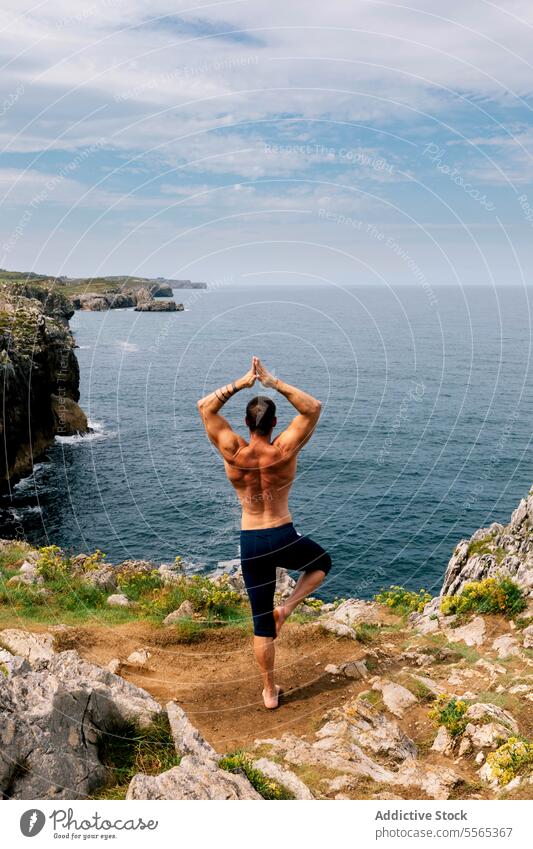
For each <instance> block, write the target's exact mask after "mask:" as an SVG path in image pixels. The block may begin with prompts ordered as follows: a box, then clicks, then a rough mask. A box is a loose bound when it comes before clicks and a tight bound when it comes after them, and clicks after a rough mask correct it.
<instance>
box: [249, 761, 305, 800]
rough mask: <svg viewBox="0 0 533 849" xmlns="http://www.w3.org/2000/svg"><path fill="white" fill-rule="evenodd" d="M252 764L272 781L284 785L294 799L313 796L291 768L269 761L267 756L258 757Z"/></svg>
mask: <svg viewBox="0 0 533 849" xmlns="http://www.w3.org/2000/svg"><path fill="white" fill-rule="evenodd" d="M253 766H254V767H255V768H256V769H258V770H260V772H262V773H263V775H266V777H267V778H271V779H272V780H273V781H277V782H278V784H282V785H283V786H284V787H286V788H287V790H289V792H290V793H292V795H293V796H294V798H295V799H314V798H315V797H314V796H313V794H312V793H311V791H310V790H309V787H308V786H307V784H304V783H303V781H302V780H301V779H300V778H298V776H297V775H295V773H294V772H292V770H290V769H287V768H286V767H284V766H281V765H280V764H278V763H276V762H275V761H270V760H269V759H268V758H259V760H257V761H254V762H253Z"/></svg>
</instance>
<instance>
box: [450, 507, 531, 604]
mask: <svg viewBox="0 0 533 849" xmlns="http://www.w3.org/2000/svg"><path fill="white" fill-rule="evenodd" d="M532 531H533V491H532V492H530V494H529V495H528V497H527V498H523V499H522V500H521V501H520V504H519V505H518V507H517V508H516V510H515V511H514V513H513V514H512V516H511V521H510V522H509V524H507V525H500V524H498V523H497V522H494V523H493V524H492V525H490V527H488V528H480V530H478V531H476V532H475V534H473V536H472V537H470V539H469V540H461V541H460V542H459V543H458V544H457V546H456V548H455V550H454V552H453V554H452V556H451V558H450V561H449V563H448V568H447V569H446V573H445V575H444V581H443V584H442V589H441V595H456V594H457V593H459V592H461V590H462V588H463V587H464V585H465V584H466V583H468V581H480V580H483V579H484V578H492V577H502V576H508V577H510V578H513V580H514V581H516V583H517V584H518V585H519V586H520V587H521V588H522V589H523V590H524V591H525V592H527V593H529V592H531V591H533V533H532Z"/></svg>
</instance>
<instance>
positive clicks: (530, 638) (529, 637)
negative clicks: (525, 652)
mask: <svg viewBox="0 0 533 849" xmlns="http://www.w3.org/2000/svg"><path fill="white" fill-rule="evenodd" d="M522 636H523V637H524V648H525V649H532V648H533V625H528V626H527V628H524V630H523V631H522Z"/></svg>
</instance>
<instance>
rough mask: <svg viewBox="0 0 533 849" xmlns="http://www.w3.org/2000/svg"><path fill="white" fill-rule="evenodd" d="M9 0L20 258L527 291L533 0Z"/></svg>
mask: <svg viewBox="0 0 533 849" xmlns="http://www.w3.org/2000/svg"><path fill="white" fill-rule="evenodd" d="M2 5H3V13H2V22H1V26H0V30H1V32H0V59H1V62H2V75H1V77H0V80H1V82H0V85H1V88H2V91H1V94H0V144H1V149H2V153H1V157H0V194H1V197H2V204H1V207H0V224H1V227H2V239H1V241H0V265H1V266H2V267H6V268H13V269H20V270H34V271H41V272H47V273H54V274H68V275H71V276H79V275H97V274H119V273H128V274H143V275H148V276H158V275H164V276H175V277H191V278H193V279H196V280H208V281H211V282H212V281H216V280H218V279H222V278H224V279H225V280H227V279H228V276H230V277H232V278H233V279H234V280H235V282H244V283H246V282H253V281H254V279H261V280H263V281H264V280H265V279H268V280H269V281H270V282H272V283H276V282H283V281H284V280H286V277H287V274H291V275H293V277H292V278H291V279H292V281H293V282H294V281H295V280H300V281H301V282H303V283H305V282H311V281H313V280H314V281H320V280H333V281H335V282H340V283H343V284H347V283H379V282H385V283H388V284H395V283H398V284H400V283H416V282H417V280H418V282H419V281H420V279H421V276H422V275H423V276H424V277H425V278H426V279H427V280H430V281H431V284H432V285H440V284H445V283H449V284H461V285H466V284H468V283H476V284H493V283H496V284H523V283H524V282H525V283H530V282H531V268H532V267H533V262H532V260H533V251H532V248H531V245H532V242H533V239H532V236H533V186H532V185H531V183H532V173H533V170H532V153H533V127H532V120H531V118H532V111H531V110H532V105H533V91H532V89H533V48H532V44H533V39H532V35H533V8H532V7H531V4H530V3H528V2H522V0H520V1H519V2H514V0H509V2H506V3H505V4H501V5H500V6H498V5H497V4H495V3H491V2H478V0H473V2H469V3H467V4H466V3H464V2H461V3H459V2H455V0H451V1H450V2H448V3H447V4H442V2H433V0H426V2H424V3H419V5H418V7H417V6H416V5H413V4H407V3H401V2H399V3H398V2H395V3H387V2H373V0H372V2H370V1H369V2H361V0H356V2H349V1H348V0H343V2H337V1H336V0H333V1H332V2H329V3H328V4H311V3H309V2H305V3H304V2H301V0H293V2H291V3H286V2H284V3H281V2H278V0H274V2H268V3H267V2H261V3H257V2H248V0H236V2H227V3H226V2H221V3H205V4H201V5H196V6H191V5H187V4H185V3H179V2H177V3H176V2H172V3H171V2H164V0H155V2H150V3H148V2H144V0H131V2H130V0H128V2H125V0H94V2H93V0H88V3H87V5H86V6H85V7H75V8H74V10H73V7H72V4H71V3H69V2H66V0H65V2H55V0H47V2H42V3H38V4H32V5H29V4H28V6H27V9H26V10H24V8H23V7H21V6H20V3H19V2H15V0H4V2H3V4H2Z"/></svg>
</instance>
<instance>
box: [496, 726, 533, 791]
mask: <svg viewBox="0 0 533 849" xmlns="http://www.w3.org/2000/svg"><path fill="white" fill-rule="evenodd" d="M487 764H488V765H489V767H490V770H491V772H492V775H493V777H494V778H496V779H497V780H498V782H499V784H502V785H503V786H505V785H506V784H509V782H510V781H512V779H513V778H516V776H517V775H521V774H524V773H528V772H531V770H533V743H530V742H529V741H528V740H524V739H520V738H519V737H509V739H508V740H507V742H506V743H503V744H502V745H501V746H500V747H499V748H498V749H496V751H495V752H489V754H488V755H487Z"/></svg>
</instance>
